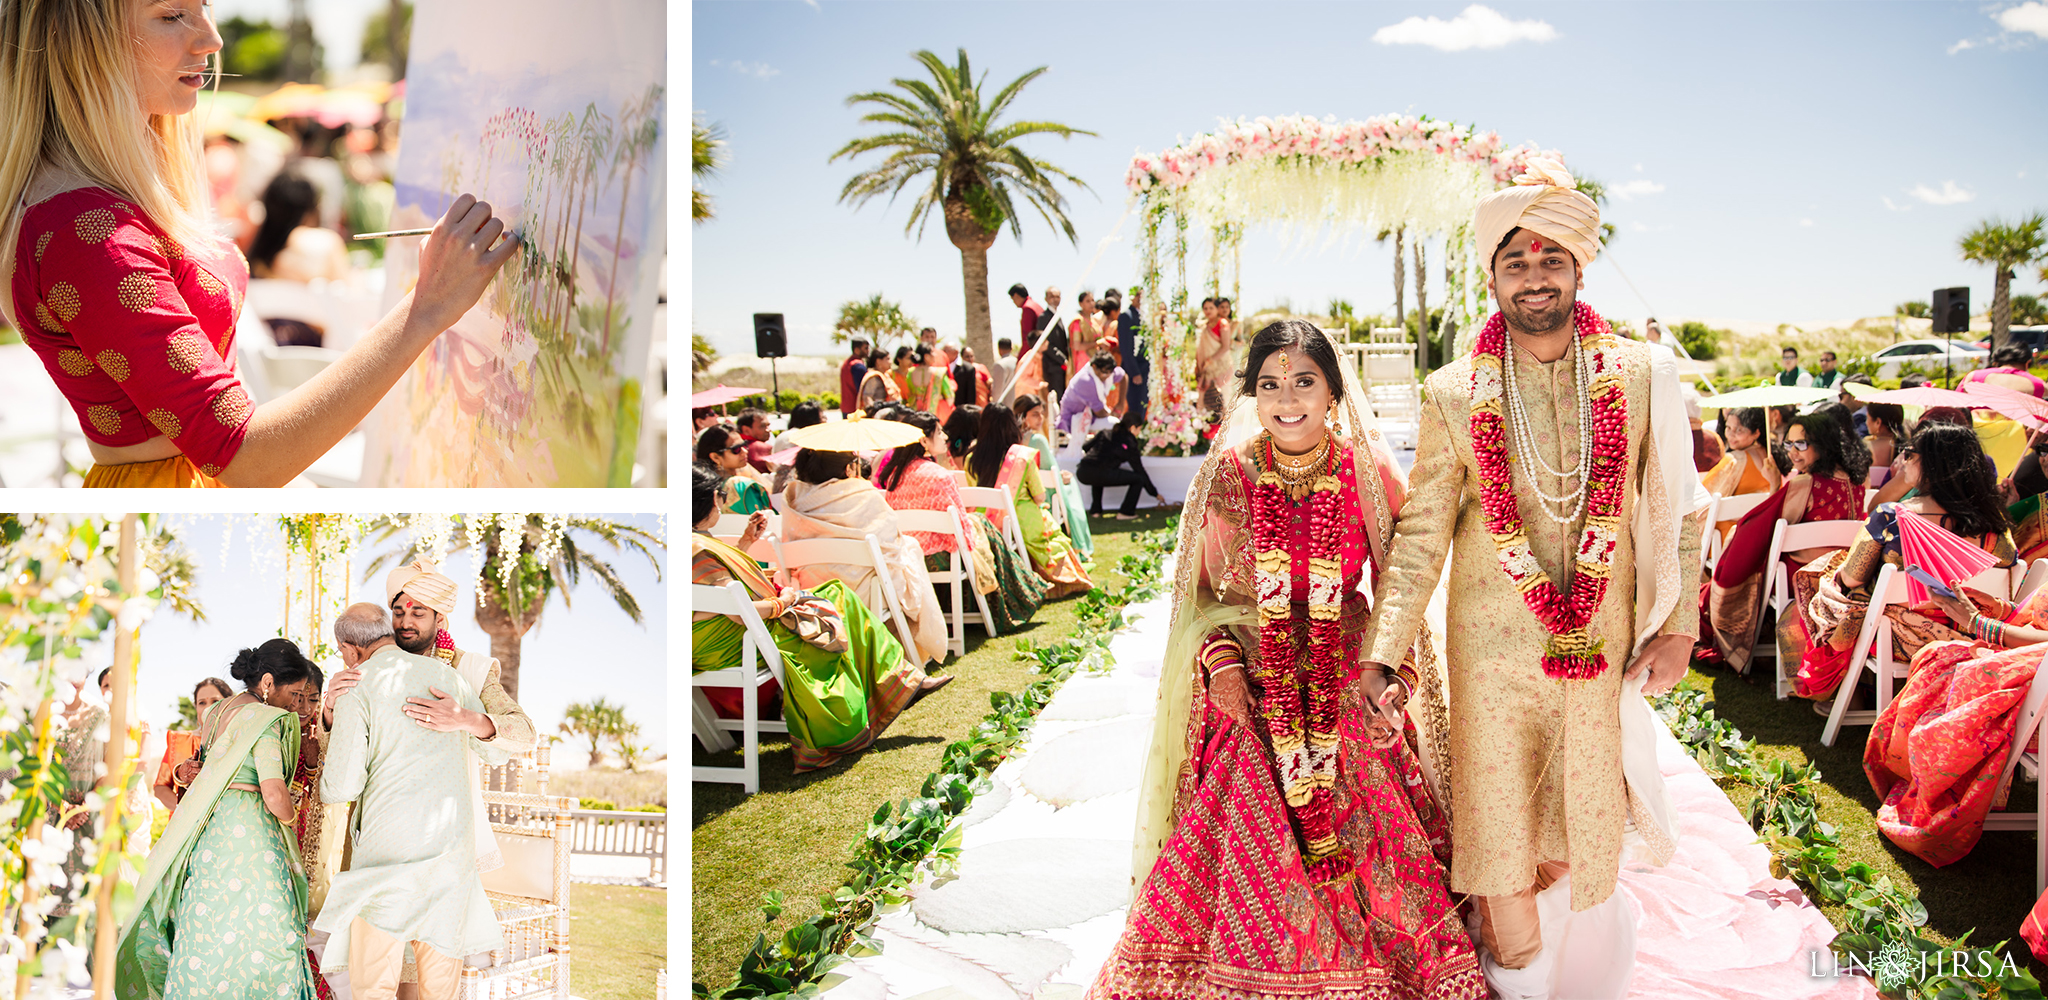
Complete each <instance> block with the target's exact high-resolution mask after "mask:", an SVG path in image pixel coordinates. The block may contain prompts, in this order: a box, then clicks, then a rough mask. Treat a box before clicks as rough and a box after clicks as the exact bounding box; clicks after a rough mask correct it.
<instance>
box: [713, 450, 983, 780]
mask: <svg viewBox="0 0 2048 1000" xmlns="http://www.w3.org/2000/svg"><path fill="white" fill-rule="evenodd" d="M718 486H719V484H718V477H717V476H716V475H715V474H713V473H712V472H711V471H710V470H708V469H705V468H703V467H702V466H701V465H700V466H698V467H697V468H696V470H695V471H694V472H693V473H692V479H691V516H692V517H693V518H695V521H696V525H695V526H696V529H697V530H696V531H695V532H694V533H693V534H692V535H691V536H690V581H691V582H692V583H700V584H704V585H706V586H712V587H722V586H725V585H726V584H729V583H731V582H733V581H735V580H737V581H739V583H740V585H741V586H743V587H745V588H746V590H747V596H748V597H749V598H751V599H752V600H753V602H754V609H755V611H757V612H759V613H760V615H761V620H762V621H763V622H764V623H766V624H767V626H768V634H769V635H770V636H771V637H772V638H773V639H774V640H775V648H776V650H777V651H778V652H780V653H781V655H782V668H783V669H782V679H783V687H782V721H783V722H784V723H786V724H788V726H789V742H790V747H791V750H792V751H793V752H794V754H795V757H796V770H797V771H798V772H803V771H809V770H814V769H816V768H820V767H824V766H826V765H828V764H831V763H833V762H835V761H837V760H839V759H840V758H842V757H848V756H851V755H853V754H856V753H859V752H860V751H862V750H865V749H867V747H868V745H869V744H872V743H873V742H874V741H875V738H876V737H877V736H880V735H881V734H882V730H884V729H887V728H889V723H891V722H894V721H895V720H896V716H898V715H900V714H902V712H903V710H904V709H906V708H909V707H910V705H911V703H912V702H915V701H916V700H917V699H919V698H922V697H924V696H925V695H926V694H929V693H931V692H933V691H936V690H938V689H939V688H941V687H944V686H945V685H946V683H947V682H949V681H951V680H952V679H953V678H951V677H926V676H924V673H923V671H921V670H920V669H919V668H918V667H917V665H915V664H913V663H911V662H910V661H908V660H906V659H905V658H904V656H903V646H902V645H901V644H899V643H898V642H897V641H896V637H895V636H893V635H890V634H889V630H888V629H886V628H884V627H883V626H882V623H881V622H879V621H877V620H876V619H875V618H874V616H873V615H871V614H870V613H869V612H868V609H867V606H866V605H864V604H862V603H861V602H860V598H859V597H857V596H855V594H854V593H853V591H852V590H851V589H850V588H848V587H847V586H846V585H845V584H843V583H841V582H839V581H838V580H828V581H826V582H825V583H824V584H822V585H820V586H817V587H814V588H812V589H811V590H808V591H804V590H796V589H793V588H790V589H783V588H778V587H777V586H775V583H774V581H772V580H770V579H769V578H768V576H767V574H766V573H764V572H762V570H761V567H760V565H759V564H758V563H756V562H754V560H753V559H751V558H749V557H748V556H747V555H746V554H745V553H744V552H743V551H742V549H744V548H745V547H746V546H747V545H749V544H751V543H752V542H753V540H754V539H753V538H752V537H750V536H752V535H754V534H755V531H756V526H755V525H753V524H749V525H748V529H747V532H746V534H744V535H742V536H741V538H740V548H734V547H733V546H731V545H727V544H726V543H724V542H721V541H719V540H718V539H716V538H713V537H711V536H710V535H708V534H705V532H706V531H708V530H710V528H711V526H712V525H713V524H716V523H717V521H718V515H719V509H718ZM692 617H693V620H692V622H691V625H690V672H691V673H701V672H703V671H706V670H723V669H726V668H728V667H732V666H734V665H736V664H737V663H738V662H739V658H740V650H741V642H742V640H743V639H744V638H745V632H744V630H743V628H742V626H741V625H740V623H739V621H738V619H736V618H733V617H731V616H728V615H717V614H706V613H699V614H696V615H693V616H692Z"/></svg>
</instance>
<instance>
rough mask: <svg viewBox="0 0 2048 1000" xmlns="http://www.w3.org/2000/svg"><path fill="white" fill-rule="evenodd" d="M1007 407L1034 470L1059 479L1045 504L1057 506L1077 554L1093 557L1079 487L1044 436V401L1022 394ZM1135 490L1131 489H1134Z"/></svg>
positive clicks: (1092, 538) (1046, 416) (1085, 504)
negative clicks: (1031, 453)
mask: <svg viewBox="0 0 2048 1000" xmlns="http://www.w3.org/2000/svg"><path fill="white" fill-rule="evenodd" d="M1010 408H1011V409H1013V410H1015V411H1017V422H1018V424H1019V425H1021V426H1022V428H1023V431H1024V433H1025V434H1026V435H1028V436H1027V437H1026V438H1025V439H1024V443H1025V444H1027V445H1029V446H1031V449H1032V450H1033V451H1036V452H1038V467H1039V468H1040V469H1043V470H1045V471H1047V472H1050V473H1053V474H1055V475H1057V476H1058V477H1059V481H1060V485H1059V495H1058V496H1047V497H1046V498H1045V502H1046V503H1047V504H1055V503H1057V504H1061V505H1063V506H1064V507H1065V509H1066V514H1067V537H1068V538H1070V539H1072V540H1073V542H1074V550H1075V551H1077V552H1079V553H1081V555H1083V556H1085V557H1088V558H1094V556H1095V535H1094V534H1093V533H1091V532H1090V531H1089V530H1088V502H1087V501H1086V500H1083V499H1081V487H1080V485H1079V484H1077V483H1075V482H1074V474H1073V473H1071V472H1067V471H1066V470H1064V469H1061V468H1060V460H1059V456H1058V455H1057V454H1055V453H1054V452H1053V449H1052V441H1051V440H1050V439H1048V438H1047V437H1046V436H1045V422H1046V420H1048V419H1050V418H1051V416H1052V414H1051V413H1048V412H1047V411H1046V407H1045V401H1044V400H1041V399H1039V398H1038V397H1037V396H1033V395H1031V394H1030V393H1025V394H1024V395H1022V396H1018V397H1017V401H1016V402H1015V403H1012V404H1010ZM1136 488H1137V487H1132V489H1136Z"/></svg>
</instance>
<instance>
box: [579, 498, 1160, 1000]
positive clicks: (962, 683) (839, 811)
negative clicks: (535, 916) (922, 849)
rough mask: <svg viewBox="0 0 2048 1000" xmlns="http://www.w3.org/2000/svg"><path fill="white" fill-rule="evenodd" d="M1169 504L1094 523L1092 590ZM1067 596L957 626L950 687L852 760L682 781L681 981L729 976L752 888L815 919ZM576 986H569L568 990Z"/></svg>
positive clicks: (768, 766)
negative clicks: (750, 781)
mask: <svg viewBox="0 0 2048 1000" xmlns="http://www.w3.org/2000/svg"><path fill="white" fill-rule="evenodd" d="M1178 512H1179V508H1177V507H1175V508H1169V509H1167V510H1165V511H1147V512H1145V513H1143V514H1142V515H1141V516H1140V517H1139V518H1138V519H1137V520H1135V521H1118V520H1116V519H1115V518H1113V517H1107V518H1095V519H1093V520H1092V521H1091V522H1090V527H1091V528H1092V529H1093V530H1094V533H1095V572H1094V574H1093V579H1094V581H1095V584H1096V586H1098V587H1120V586H1122V585H1123V584H1124V582H1125V581H1124V578H1123V577H1122V576H1121V575H1120V574H1118V573H1117V572H1115V566H1116V564H1117V562H1118V560H1120V559H1121V558H1122V557H1123V556H1125V555H1133V554H1136V552H1137V550H1138V547H1137V544H1136V542H1135V541H1134V540H1133V536H1134V535H1136V534H1138V533H1140V532H1145V531H1152V530H1156V529H1159V528H1163V527H1165V526H1166V524H1167V521H1168V520H1169V517H1170V515H1171V514H1174V513H1178ZM1076 602H1077V598H1069V599H1067V600H1062V601H1057V602H1053V603H1050V604H1047V605H1046V606H1045V607H1043V608H1040V609H1039V612H1038V615H1037V616H1036V617H1035V618H1033V619H1032V622H1031V624H1030V625H1029V626H1027V627H1026V628H1025V629H1024V631H1022V632H1020V633H1018V634H1016V635H1009V636H1002V637H1001V638H998V639H996V640H995V641H994V642H990V641H988V639H987V637H986V636H985V635H984V634H983V633H982V631H981V630H980V628H979V627H977V626H969V627H968V630H967V655H966V656H964V657H959V658H956V659H954V660H952V661H949V662H948V663H947V664H946V665H945V666H944V668H943V670H944V672H946V673H951V674H953V675H954V676H955V678H956V679H955V680H954V681H953V683H952V685H950V686H949V687H947V688H946V689H945V690H943V691H941V692H939V693H938V694H936V695H933V696H932V697H930V698H926V699H925V700H923V701H921V702H919V703H918V704H917V706H916V707H914V708H912V709H911V710H909V711H908V712H905V713H904V714H903V715H902V716H901V717H900V718H898V719H897V720H896V722H895V723H894V724H893V725H891V726H890V727H889V729H888V731H887V732H885V733H883V734H882V737H881V739H879V740H877V741H876V742H875V745H874V746H873V747H872V748H870V749H869V750H867V751H866V752H864V753H862V754H860V755H859V756H857V757H854V758H853V759H852V760H848V761H841V762H840V763H837V764H834V765H833V766H831V767H828V768H825V769H823V770H820V771H811V772H807V773H805V774H801V775H797V774H792V773H791V770H790V768H791V763H790V752H789V743H788V741H787V740H779V741H777V742H773V743H770V742H767V739H766V738H764V740H763V742H762V745H761V791H760V792H759V793H758V794H755V795H752V796H749V795H747V794H745V792H744V791H743V790H742V789H741V788H740V786H739V785H734V784H712V783H702V784H696V785H693V786H692V788H691V792H692V795H691V806H690V808H691V816H690V823H691V835H690V842H691V850H692V852H693V854H694V857H693V860H692V862H691V871H690V876H691V883H690V901H691V910H692V914H691V926H690V956H691V960H692V963H693V969H694V971H693V972H692V978H694V979H695V980H696V981H697V982H701V983H704V984H706V985H708V986H712V987H714V988H716V987H718V986H723V985H726V984H728V983H730V982H731V981H732V979H733V976H734V974H735V973H736V972H737V971H738V969H739V961H740V957H741V955H742V954H743V953H744V952H745V950H746V948H747V947H748V946H749V945H750V944H752V943H753V940H754V935H755V934H757V933H760V931H761V930H762V928H763V927H764V926H765V925H764V924H763V922H762V919H761V914H760V911H759V908H760V900H761V894H762V893H764V892H767V891H769V890H771V889H781V890H782V891H783V892H784V893H785V895H786V896H787V904H788V911H787V912H786V913H785V914H784V916H783V918H782V919H781V920H779V921H777V923H776V926H777V928H778V929H779V928H782V927H787V926H789V925H790V924H791V923H793V922H796V921H802V920H806V919H809V918H810V917H812V916H815V915H816V914H817V912H818V901H817V898H816V897H818V896H820V895H823V894H825V893H829V892H830V891H832V889H833V888H834V887H836V886H837V885H838V884H839V883H840V882H841V881H842V880H843V879H844V878H845V877H846V874H847V871H846V868H845V867H844V864H845V862H846V860H847V859H848V858H849V857H851V856H852V855H851V853H850V852H849V850H848V845H849V844H851V843H852V841H853V839H854V838H855V837H857V836H859V835H860V834H861V833H862V831H864V830H865V829H866V828H867V821H868V818H869V817H870V816H872V815H874V811H875V807H876V806H879V805H881V804H882V803H884V802H889V801H893V800H895V799H899V798H903V797H905V796H909V795H914V794H916V792H917V790H918V786H919V785H920V784H922V783H923V781H924V779H925V776H926V775H929V774H930V773H932V772H933V771H934V770H937V768H938V766H939V753H940V751H941V750H943V749H944V748H945V745H946V744H947V743H949V742H951V741H953V740H957V739H962V738H964V737H965V736H966V735H967V734H968V733H969V732H970V731H971V730H972V729H973V728H974V725H975V723H976V722H978V721H980V719H981V717H982V716H984V715H986V714H988V712H989V701H988V696H989V694H990V692H994V691H1005V692H1014V691H1018V690H1021V689H1022V688H1023V687H1024V686H1025V685H1026V684H1028V683H1030V682H1031V681H1032V680H1033V679H1034V677H1035V676H1036V675H1035V674H1033V673H1032V672H1031V665H1030V663H1029V662H1027V661H1024V660H1019V659H1016V657H1015V652H1016V640H1017V639H1020V638H1022V639H1030V640H1038V641H1050V640H1053V639H1057V638H1059V637H1060V636H1062V635H1064V634H1065V633H1066V632H1067V631H1069V630H1070V629H1072V628H1073V626H1074V624H1075V615H1074V606H1075V604H1076ZM691 749H692V753H693V754H694V760H693V763H694V764H697V765H707V766H714V767H718V766H723V767H732V766H736V765H737V764H738V763H739V751H738V749H736V748H735V749H734V750H730V751H727V752H726V753H723V754H716V755H713V754H707V753H705V752H704V750H703V748H702V747H699V746H696V745H695V743H694V742H693V743H692V746H691ZM579 992H580V990H579Z"/></svg>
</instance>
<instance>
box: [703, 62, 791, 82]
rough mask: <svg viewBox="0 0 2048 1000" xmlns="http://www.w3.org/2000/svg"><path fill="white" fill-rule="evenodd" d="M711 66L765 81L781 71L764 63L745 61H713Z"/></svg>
mask: <svg viewBox="0 0 2048 1000" xmlns="http://www.w3.org/2000/svg"><path fill="white" fill-rule="evenodd" d="M711 65H713V66H716V67H719V68H721V69H729V70H732V71H733V72H735V73H738V74H740V75H741V76H752V77H759V78H760V79H763V80H766V79H768V78H769V77H771V76H775V75H776V74H778V73H781V72H782V71H781V70H779V69H776V68H775V67H773V66H770V65H768V64H767V63H764V62H757V63H750V62H748V61H746V60H745V59H713V60H711Z"/></svg>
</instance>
